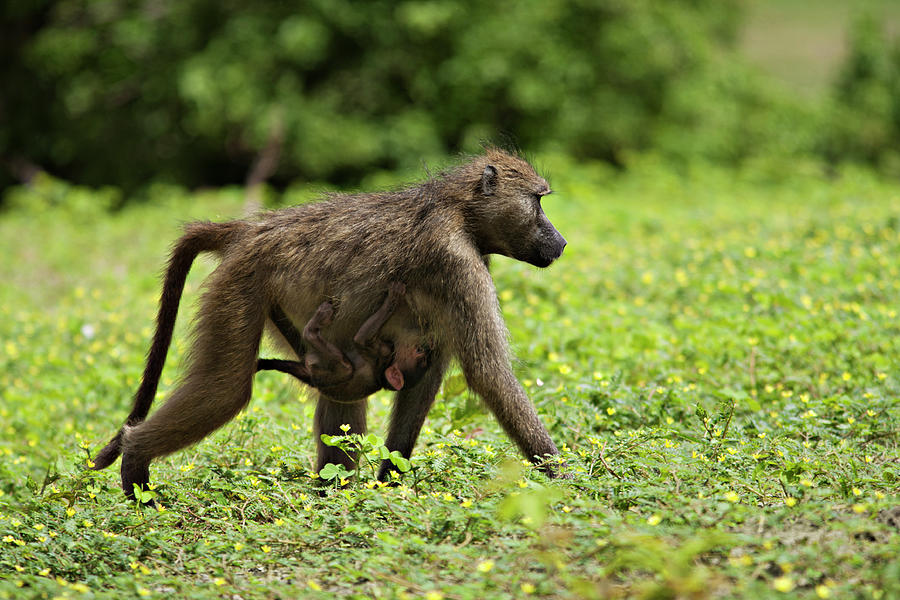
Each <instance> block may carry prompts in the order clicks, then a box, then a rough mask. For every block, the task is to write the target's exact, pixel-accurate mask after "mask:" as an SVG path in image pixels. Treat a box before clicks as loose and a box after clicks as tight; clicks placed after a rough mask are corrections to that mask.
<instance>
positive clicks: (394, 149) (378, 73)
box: [0, 0, 737, 186]
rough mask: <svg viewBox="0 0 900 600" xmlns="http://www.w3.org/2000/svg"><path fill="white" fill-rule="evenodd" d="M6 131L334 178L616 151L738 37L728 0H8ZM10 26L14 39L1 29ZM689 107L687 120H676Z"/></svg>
mask: <svg viewBox="0 0 900 600" xmlns="http://www.w3.org/2000/svg"><path fill="white" fill-rule="evenodd" d="M3 10H4V11H6V13H7V15H6V17H7V18H6V21H7V25H6V26H5V29H6V30H7V31H5V32H4V33H9V34H10V35H6V36H4V37H5V38H7V41H6V42H4V43H5V44H7V45H9V46H11V47H10V48H9V49H10V50H11V51H12V54H13V55H14V56H15V57H16V58H15V60H13V61H12V62H10V63H8V64H6V65H5V66H4V67H2V69H3V72H2V74H3V79H4V81H5V82H9V84H10V85H5V86H4V91H3V92H2V94H3V95H2V107H3V110H4V112H6V113H9V114H11V115H15V117H16V118H15V119H10V122H9V127H8V128H5V129H4V131H3V133H2V138H0V144H2V145H0V148H2V154H3V155H4V156H5V157H6V160H7V162H8V163H9V162H12V163H15V164H20V163H21V162H22V161H23V160H25V161H28V162H30V163H34V164H37V165H39V166H41V167H44V168H47V169H49V170H50V171H51V172H53V173H55V174H57V175H61V176H63V177H65V178H67V179H71V180H74V181H77V182H82V183H89V184H100V183H109V182H114V183H117V184H122V185H126V186H128V185H134V184H138V183H143V182H145V181H147V180H149V179H151V178H164V179H170V180H173V181H177V182H180V183H184V184H188V185H197V184H210V183H212V184H216V183H225V182H235V181H241V180H242V179H243V178H244V177H245V176H246V174H247V172H248V171H249V170H250V168H251V165H252V163H253V161H254V159H255V158H256V157H257V156H258V155H259V153H260V151H261V150H262V149H263V148H265V147H266V146H267V144H271V145H273V146H275V147H278V146H279V144H280V149H281V155H280V169H279V172H278V174H277V176H280V177H282V178H293V177H296V176H298V175H299V176H304V177H310V178H316V179H331V180H336V181H341V180H347V179H353V178H355V177H356V176H358V175H359V174H360V173H363V172H367V171H371V169H372V168H373V167H384V168H391V169H392V168H396V167H404V166H414V167H418V166H419V164H420V162H421V159H422V158H423V157H426V158H431V157H434V156H438V155H442V154H444V153H446V152H447V151H457V150H460V149H469V150H471V149H475V148H477V146H478V143H479V142H480V141H483V140H486V139H492V140H497V139H498V138H502V137H503V136H504V135H505V134H509V135H510V136H511V137H512V138H513V139H514V141H515V142H516V143H518V144H519V145H521V146H523V147H527V148H529V149H539V148H542V147H547V146H551V147H554V148H561V149H565V150H567V151H569V152H571V153H573V154H575V155H577V156H581V157H595V158H602V159H606V160H609V161H612V162H621V161H622V156H623V152H626V151H628V150H635V149H645V148H648V147H650V146H652V144H653V142H654V137H655V130H656V128H657V127H658V125H659V120H660V118H661V117H663V116H664V115H665V116H668V117H674V118H676V119H677V118H682V115H681V113H680V112H679V111H678V110H671V111H668V112H669V114H668V115H666V113H667V110H668V107H669V104H671V103H672V102H673V101H674V102H676V103H677V100H673V96H677V95H678V94H679V93H680V92H679V90H680V89H681V87H683V86H684V85H688V86H692V85H693V86H695V85H696V84H694V83H692V81H693V78H695V77H697V76H698V75H700V74H702V72H703V70H704V68H706V66H707V65H708V64H709V63H710V62H711V61H712V60H713V57H715V56H716V55H717V53H719V52H721V50H722V49H723V48H725V47H726V46H728V45H729V44H730V43H731V42H732V40H733V37H734V32H735V27H736V23H737V12H736V2H735V1H734V0H730V1H728V2H720V1H718V0H679V1H677V2H667V3H659V2H649V1H645V2H621V1H620V0H599V1H592V2H585V1H581V0H553V1H547V0H540V1H529V2H515V3H513V2H496V3H483V2H477V1H475V0H433V1H429V2H402V3H396V2H388V1H375V2H365V3H363V2H356V3H353V2H341V1H337V2H336V1H333V0H327V1H326V0H312V1H310V2H304V3H299V4H295V3H284V2H274V1H268V2H256V3H250V4H248V3H243V2H234V1H224V2H223V1H218V0H216V1H211V0H184V1H179V2H171V1H166V0H158V1H155V2H150V1H134V0H132V1H125V2H116V3H97V2H89V1H87V0H58V1H55V2H44V3H42V4H40V5H39V6H38V7H36V8H23V7H17V6H15V5H11V6H6V7H5V8H4V9H3ZM12 34H15V35H12ZM683 120H684V119H683Z"/></svg>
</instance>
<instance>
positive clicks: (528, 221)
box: [470, 149, 566, 267]
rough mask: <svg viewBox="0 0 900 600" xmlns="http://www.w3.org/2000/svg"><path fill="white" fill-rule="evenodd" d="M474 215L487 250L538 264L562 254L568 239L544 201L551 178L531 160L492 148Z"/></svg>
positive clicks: (480, 241) (482, 246) (477, 232)
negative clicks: (555, 222) (548, 213)
mask: <svg viewBox="0 0 900 600" xmlns="http://www.w3.org/2000/svg"><path fill="white" fill-rule="evenodd" d="M481 165H483V168H482V170H481V173H480V177H481V181H480V185H479V186H478V189H477V190H476V192H475V195H476V199H475V200H476V202H475V204H476V207H475V209H474V210H473V211H472V212H471V214H470V218H473V220H474V221H475V223H474V227H473V231H474V233H475V236H476V241H477V243H478V245H479V248H480V249H481V251H482V253H483V254H502V255H504V256H509V257H510V258H514V259H516V260H521V261H524V262H527V263H530V264H532V265H534V266H536V267H546V266H548V265H550V263H552V262H553V261H554V260H556V259H557V258H559V257H560V255H561V254H562V252H563V248H565V247H566V239H565V238H564V237H563V236H562V235H560V233H559V232H558V231H557V230H556V228H555V227H554V226H553V223H551V222H550V219H548V218H547V215H546V214H544V209H543V208H541V199H542V198H543V197H544V196H546V195H548V194H551V193H552V192H551V190H550V186H549V184H548V183H547V180H546V179H544V178H543V177H541V176H540V175H538V174H537V173H536V172H535V170H534V168H533V167H532V166H531V165H530V164H528V162H526V161H525V160H523V159H521V158H519V157H517V156H512V155H510V154H507V153H505V152H502V151H500V150H493V149H492V150H489V151H488V153H487V154H486V155H485V157H484V162H480V163H478V166H479V167H480V166H481Z"/></svg>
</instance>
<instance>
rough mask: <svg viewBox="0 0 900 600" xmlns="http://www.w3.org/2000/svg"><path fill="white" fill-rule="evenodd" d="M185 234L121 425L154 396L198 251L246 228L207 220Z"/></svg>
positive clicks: (108, 451) (100, 457)
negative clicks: (143, 364) (129, 407)
mask: <svg viewBox="0 0 900 600" xmlns="http://www.w3.org/2000/svg"><path fill="white" fill-rule="evenodd" d="M184 229H185V232H184V235H182V236H181V238H179V239H178V241H177V242H176V243H175V247H174V248H173V249H172V254H171V256H170V257H169V265H168V267H167V269H166V275H165V279H164V280H163V288H162V296H161V297H160V301H159V312H158V313H157V315H156V333H155V334H154V335H153V343H152V344H151V345H150V350H149V352H148V353H147V364H146V366H145V367H144V374H143V376H142V377H141V385H140V387H138V390H137V392H136V393H135V395H134V405H133V407H132V409H131V414H129V415H128V419H127V420H126V421H125V425H126V426H128V425H136V424H137V423H140V422H141V421H143V420H144V419H145V418H147V413H149V412H150V406H151V405H152V404H153V399H154V397H155V396H156V388H157V387H158V386H159V379H160V376H161V375H162V369H163V365H164V364H165V362H166V354H168V351H169V345H170V344H171V343H172V331H173V330H174V329H175V317H176V316H177V315H178V304H179V303H180V301H181V294H182V292H183V291H184V283H185V281H186V280H187V275H188V272H189V271H190V270H191V265H192V264H193V262H194V259H195V258H197V255H198V254H200V253H201V252H219V251H222V250H224V249H225V248H226V247H227V246H228V245H229V244H231V243H233V242H234V241H235V239H237V238H238V237H239V236H240V235H241V234H242V233H243V232H245V231H246V229H247V223H246V222H244V221H229V222H227V223H210V222H207V221H201V222H195V223H188V224H187V225H185V228H184ZM124 429H125V428H124V427H123V428H122V429H120V430H119V432H118V433H117V434H116V436H115V437H114V438H113V439H112V440H110V442H109V443H108V444H107V445H106V446H105V447H104V448H103V449H102V450H101V451H100V453H99V454H97V456H96V458H94V460H93V463H94V464H93V466H92V467H91V468H92V469H94V470H100V469H104V468H106V467H108V466H109V465H111V464H112V463H113V462H114V461H115V460H116V459H117V458H118V457H119V454H120V453H121V452H122V433H123V432H124Z"/></svg>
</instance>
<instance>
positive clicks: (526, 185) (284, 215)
mask: <svg viewBox="0 0 900 600" xmlns="http://www.w3.org/2000/svg"><path fill="white" fill-rule="evenodd" d="M548 193H550V190H549V187H548V185H547V182H546V181H545V180H544V179H543V178H541V177H540V176H539V175H538V174H537V173H536V172H535V171H534V169H533V168H532V167H531V165H529V164H528V163H527V162H526V161H524V160H522V159H521V158H519V157H517V156H513V155H510V154H507V153H505V152H502V151H500V150H495V149H490V150H488V151H487V153H486V154H485V155H483V156H479V157H476V158H474V159H472V160H471V161H469V162H467V163H465V164H463V165H461V166H459V167H457V168H455V169H453V170H450V171H448V172H447V173H444V174H442V175H441V176H439V177H437V178H435V179H431V180H429V181H426V182H425V183H423V184H421V185H418V186H414V187H410V188H407V189H404V190H400V191H396V192H385V193H374V194H357V195H333V196H331V197H329V198H327V199H325V200H323V201H321V202H318V203H314V204H307V205H302V206H296V207H292V208H287V209H283V210H279V211H274V212H271V213H268V214H265V215H263V216H261V217H260V218H259V220H257V221H239V222H233V223H231V224H228V226H229V227H231V228H233V229H234V230H235V231H236V232H239V234H238V233H235V234H232V235H231V237H230V239H229V240H228V244H227V245H224V246H223V247H224V249H223V250H222V252H221V255H222V261H221V263H220V265H219V266H218V268H217V269H216V270H215V271H214V272H213V273H212V275H210V277H209V280H208V284H207V287H206V292H205V293H204V295H203V298H202V302H201V306H200V309H199V312H198V316H197V324H196V335H195V338H194V342H193V346H192V350H191V354H190V364H189V366H188V368H187V372H186V373H185V375H184V377H183V379H182V381H181V383H180V385H179V386H178V387H177V389H175V391H174V392H173V393H172V394H171V396H170V397H169V398H168V400H167V401H166V402H165V403H164V404H163V405H162V406H161V407H160V408H159V410H157V411H156V412H155V413H154V414H153V415H152V416H151V417H150V418H149V419H147V420H146V421H143V422H132V417H143V416H146V414H147V409H148V408H149V405H147V406H144V404H140V406H139V403H138V402H137V398H136V402H135V409H134V410H133V411H132V417H129V424H128V425H126V427H125V428H123V431H122V432H120V436H117V439H114V440H113V442H110V445H109V446H107V448H109V447H110V446H112V445H114V444H116V451H115V453H109V454H113V456H112V458H113V460H114V459H115V454H118V447H119V443H120V446H121V449H122V452H123V461H122V484H123V487H124V489H125V492H126V493H127V494H129V495H131V492H132V489H133V488H132V484H138V485H140V486H144V485H146V483H147V482H148V478H149V464H150V462H151V461H152V460H153V459H154V458H156V457H158V456H163V455H165V454H169V453H171V452H175V451H176V450H179V449H180V448H183V447H185V446H187V445H189V444H192V443H194V442H197V441H199V440H200V439H202V438H203V437H205V436H206V435H207V434H209V433H210V432H211V431H213V430H215V429H216V428H218V427H220V426H221V425H223V424H225V423H226V422H228V421H229V420H230V419H232V418H233V417H234V416H235V415H236V414H237V413H238V412H240V410H241V409H242V408H243V407H244V406H245V405H246V404H247V402H248V401H249V400H250V393H251V387H252V380H253V373H254V372H255V368H256V357H257V354H258V350H259V343H260V339H261V336H262V332H263V328H264V326H265V324H266V321H267V316H268V315H269V314H270V309H271V308H272V307H273V306H280V307H282V308H283V309H284V312H285V315H286V317H287V318H288V319H289V320H290V321H291V322H292V323H306V322H308V321H309V319H310V317H311V316H312V315H313V313H314V312H315V311H316V310H317V309H318V307H319V306H321V304H322V303H323V302H324V301H326V300H329V299H331V300H335V301H337V302H339V311H338V314H337V318H336V319H335V321H334V323H333V325H332V326H331V327H329V330H328V332H327V336H328V338H329V339H330V340H331V341H332V342H334V343H335V345H336V346H338V347H341V348H346V347H348V345H349V344H348V343H347V342H348V341H349V340H350V339H351V338H352V337H353V335H354V333H355V332H357V331H358V330H359V328H360V325H361V323H362V322H363V321H364V320H365V319H366V318H367V316H368V315H371V314H373V312H374V311H375V309H376V307H377V306H378V302H379V300H380V297H381V295H382V294H384V290H386V289H387V288H388V286H389V285H390V282H392V281H403V282H405V283H406V302H405V303H403V304H402V305H400V306H398V308H397V310H396V311H395V312H394V313H393V315H391V317H390V318H389V319H388V320H387V322H386V323H385V324H384V327H383V330H382V335H384V336H385V337H386V338H387V339H396V338H397V337H398V336H400V335H402V332H403V331H409V330H412V331H414V332H419V333H420V334H424V335H425V336H426V337H427V338H428V339H429V341H430V343H431V347H432V354H431V365H430V367H429V368H428V370H427V372H426V373H425V375H424V377H423V378H422V380H421V381H419V382H418V383H417V384H416V385H412V386H407V387H404V388H403V389H402V390H400V391H399V392H397V394H396V401H395V404H394V410H393V412H392V415H391V422H390V426H389V430H388V435H387V440H386V445H387V446H388V448H390V449H391V450H398V451H400V452H401V453H402V454H403V455H404V456H406V457H409V455H410V454H411V452H412V449H413V446H414V445H415V441H416V438H417V437H418V435H419V431H420V430H421V427H422V424H423V422H424V419H425V416H426V414H427V413H428V410H429V408H430V407H431V404H432V403H433V401H434V397H435V394H436V393H437V390H438V388H439V386H440V382H441V379H442V377H443V373H444V371H445V369H446V366H447V363H448V361H449V360H450V358H451V357H456V358H457V359H458V360H459V362H460V364H461V366H462V369H463V373H464V374H465V376H466V380H467V382H468V384H469V387H470V388H471V389H472V390H473V391H475V392H476V393H477V394H478V395H479V396H481V398H482V399H483V400H484V402H485V403H486V404H487V406H488V408H489V409H490V410H491V412H493V414H494V415H495V416H496V418H497V420H498V421H499V422H500V424H501V425H502V426H503V428H504V430H505V431H506V432H507V434H508V435H509V436H510V437H511V438H512V439H513V441H514V442H515V443H516V444H517V445H518V446H519V448H520V449H521V450H522V452H523V454H524V455H525V456H526V457H528V458H529V459H531V460H533V461H535V462H538V463H542V462H543V461H544V460H545V457H546V456H547V455H555V454H557V449H556V446H555V445H554V444H553V441H552V440H551V439H550V436H549V435H548V433H547V431H546V429H545V428H544V426H543V424H542V423H541V422H540V420H539V418H538V416H537V412H536V411H535V409H534V406H533V405H532V404H531V402H530V401H529V400H528V397H527V396H526V395H525V392H524V390H523V389H522V387H521V385H520V384H519V383H518V381H517V380H516V378H515V376H514V375H513V372H512V369H511V366H510V356H509V349H508V344H507V340H506V337H507V332H506V328H505V325H504V323H503V319H502V316H501V314H500V309H499V305H498V303H497V297H496V292H495V290H494V284H493V280H492V279H491V276H490V273H489V271H488V268H487V256H488V255H489V254H502V255H505V256H509V257H511V258H514V259H517V260H522V261H525V262H528V263H531V264H533V265H535V266H538V267H546V266H548V265H549V264H550V263H551V262H553V261H554V260H555V259H556V258H558V257H559V255H560V254H561V253H562V250H563V248H564V247H565V240H564V239H563V237H562V236H561V235H560V234H559V232H557V231H556V229H555V228H554V227H553V225H552V224H551V223H550V222H549V220H547V217H546V216H545V215H544V213H543V211H542V210H541V207H540V198H541V196H543V195H545V194H548ZM185 237H188V236H187V235H186V236H185ZM185 245H186V246H188V248H187V250H183V251H182V253H183V254H184V255H185V256H187V255H190V254H191V253H193V256H195V255H196V252H195V250H196V249H195V248H193V247H190V245H189V244H188V243H187V241H186V240H185V238H182V240H181V241H180V242H179V245H178V246H177V247H176V250H175V252H174V253H173V257H172V261H171V265H172V266H171V267H170V270H169V272H168V273H167V277H166V285H164V290H163V300H162V303H161V307H160V317H159V319H158V329H159V330H161V331H164V332H165V331H169V337H168V338H166V337H165V335H163V336H161V335H160V334H159V333H157V336H156V337H155V338H154V347H153V348H151V356H156V354H158V351H159V348H158V347H157V345H158V344H157V342H165V344H164V345H165V346H166V347H167V346H168V340H169V339H170V337H171V323H170V322H169V321H168V319H169V317H171V320H172V321H174V312H173V310H172V308H171V307H170V306H169V307H168V308H167V304H171V299H172V298H173V297H175V298H176V302H175V310H177V297H178V296H180V293H181V288H180V287H177V286H173V288H172V289H168V287H167V286H168V284H169V281H170V279H171V280H175V281H176V283H177V280H179V279H180V280H181V281H182V286H183V279H184V275H185V274H186V272H187V268H189V266H190V260H187V261H186V262H187V265H186V266H185V264H184V263H185V260H184V257H182V256H179V250H180V249H181V248H182V247H183V246H185ZM197 251H202V249H201V250H197ZM193 256H191V259H192V258H193ZM182 269H183V271H184V272H181V270H182ZM176 288H177V289H176ZM164 309H165V315H164V314H163V313H164ZM164 316H165V318H164ZM270 327H271V328H272V331H273V333H275V335H276V337H281V334H279V333H278V331H277V328H275V327H274V325H273V324H271V323H270ZM162 355H163V357H164V356H165V349H163V352H162ZM155 364H156V363H154V365H155ZM149 371H151V369H150V364H149V363H148V372H149ZM150 375H151V376H153V375H155V377H156V380H155V381H151V382H150V384H152V386H153V387H154V389H155V385H156V383H157V382H158V374H155V370H154V371H153V372H151V373H150ZM150 379H152V377H151V378H150ZM146 383H147V372H145V381H144V382H143V383H142V387H144V384H146ZM150 384H147V385H150ZM151 399H152V396H151ZM365 409H366V403H365V402H364V401H360V402H356V403H351V404H343V403H338V402H335V401H333V400H332V399H329V398H328V397H327V396H325V395H324V394H323V395H320V397H319V401H318V404H317V407H316V422H315V428H316V433H317V438H318V434H319V433H328V434H338V433H339V432H340V426H341V425H342V424H345V423H346V424H349V425H350V426H351V428H352V430H353V431H354V432H359V433H362V432H364V431H365V429H366V420H365ZM117 440H119V441H118V442H117ZM105 452H106V449H104V451H103V452H102V453H101V456H104V453H105ZM99 458H100V457H98V461H97V463H98V465H100V466H98V468H102V466H106V465H105V464H102V465H101V463H100V461H99ZM109 462H111V460H110V461H108V462H106V464H109ZM328 462H335V463H343V464H345V465H348V466H350V467H352V466H353V457H348V456H346V455H345V454H343V452H340V451H337V450H335V449H333V448H329V447H326V446H324V445H323V444H321V442H319V444H318V459H317V467H318V468H321V467H322V466H323V465H324V464H325V463H328ZM390 468H391V464H390V463H389V462H386V463H384V464H383V465H382V469H381V472H380V476H381V477H384V476H385V475H386V474H387V472H388V471H389V470H390Z"/></svg>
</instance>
